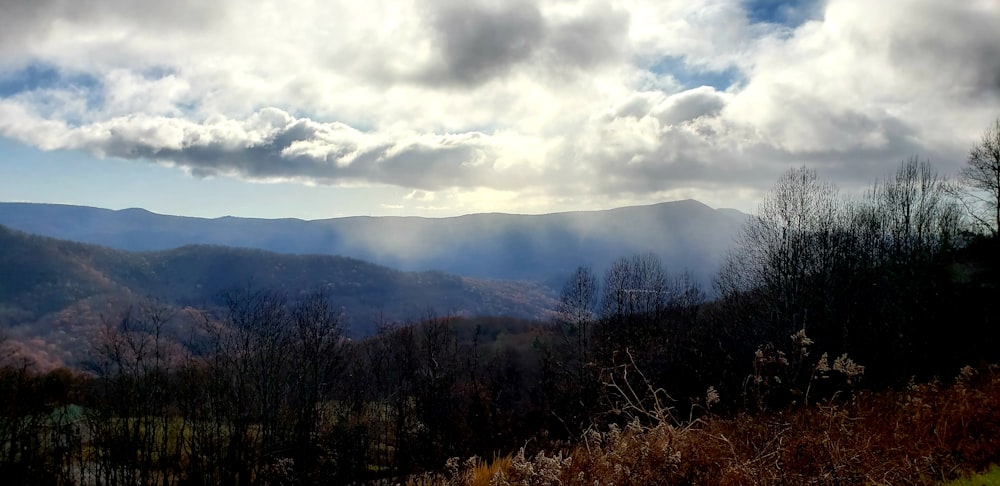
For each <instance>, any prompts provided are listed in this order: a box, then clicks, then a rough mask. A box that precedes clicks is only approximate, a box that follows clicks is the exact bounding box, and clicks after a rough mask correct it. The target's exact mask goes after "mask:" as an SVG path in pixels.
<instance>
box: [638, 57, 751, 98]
mask: <svg viewBox="0 0 1000 486" xmlns="http://www.w3.org/2000/svg"><path fill="white" fill-rule="evenodd" d="M649 70H650V71H651V72H653V73H656V74H659V75H665V74H669V75H670V76H673V78H674V79H676V80H677V82H679V83H680V84H681V85H682V86H683V87H684V88H687V89H690V88H697V87H699V86H711V87H713V88H715V89H716V90H718V91H725V90H726V89H728V88H729V87H730V86H732V85H733V84H736V83H738V82H740V80H742V79H743V76H742V74H741V73H740V71H739V69H736V68H735V67H730V68H727V69H724V70H721V71H719V70H711V69H707V68H702V67H694V66H689V65H687V63H685V62H684V59H683V58H681V57H676V56H668V57H664V58H663V59H661V60H660V62H658V63H656V64H654V65H653V66H651V67H650V68H649Z"/></svg>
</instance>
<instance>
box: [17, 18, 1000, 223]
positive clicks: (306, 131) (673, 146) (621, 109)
mask: <svg viewBox="0 0 1000 486" xmlns="http://www.w3.org/2000/svg"><path fill="white" fill-rule="evenodd" d="M0 10H2V15H0V201H29V202H38V203H63V204H78V205H87V206H96V207H105V208H110V209H123V208H129V207H142V208H146V209H149V210H151V211H154V212H159V213H165V214H178V215H188V216H199V217H219V216H226V215H233V216H246V217H264V218H279V217H294V218H302V219H319V218H327V217H339V216H353V215H372V216H378V215H416V216H429V217H444V216H454V215H459V214H467V213H480V212H507V213H529V214H535V213H548V212H558V211H572V210H592V209H604V208H612V207H619V206H626V205H635V204H651V203H656V202H662V201H671V200H678V199H688V198H693V199H697V200H699V201H702V202H704V203H706V204H708V205H710V206H713V207H732V208H737V209H741V210H745V211H752V210H753V209H754V207H755V206H756V204H757V203H758V201H759V200H760V197H761V195H762V194H763V192H764V191H766V190H767V189H768V188H769V187H770V186H771V185H772V184H773V182H774V181H775V180H776V179H777V177H778V176H779V175H780V174H781V173H782V172H784V171H786V170H787V169H789V168H791V167H798V166H803V165H804V166H807V167H810V168H814V169H816V171H817V172H818V174H819V175H820V177H821V178H823V179H824V180H827V181H830V182H833V183H835V184H837V185H838V186H839V187H840V188H841V189H842V190H844V191H855V190H860V189H861V188H863V187H865V186H868V185H869V184H871V183H872V182H873V181H874V180H876V179H877V178H879V177H883V176H885V175H887V174H889V173H891V172H893V171H894V170H895V168H897V167H898V166H899V164H900V162H901V161H903V160H904V159H908V158H910V157H913V156H917V157H919V158H921V159H928V160H930V161H931V163H932V164H933V165H934V167H935V168H936V169H937V170H938V171H939V172H941V173H942V174H945V175H950V174H954V173H956V172H957V170H958V169H959V168H960V167H961V166H962V165H963V164H964V163H965V160H966V156H967V153H968V150H969V148H971V146H972V145H974V144H975V142H976V141H977V140H978V139H979V138H980V137H981V135H982V133H983V131H984V130H985V128H986V127H987V125H988V124H989V123H990V122H991V121H992V120H994V119H995V118H996V117H997V116H1000V27H998V26H1000V1H998V0H963V1H944V0H880V1H879V2H871V1H867V0H828V1H815V0H797V1H786V2H779V1H770V0H751V1H739V0H584V1H577V0H534V1H531V0H528V1H522V0H365V1H358V0H349V1H348V0H315V1H310V0H280V1H278V0H275V1H273V2H272V1H256V0H254V1H245V0H240V1H237V0H216V1H212V2H205V1H201V0H172V1H169V2H164V1H160V0H156V1H147V0H30V1H29V0H0Z"/></svg>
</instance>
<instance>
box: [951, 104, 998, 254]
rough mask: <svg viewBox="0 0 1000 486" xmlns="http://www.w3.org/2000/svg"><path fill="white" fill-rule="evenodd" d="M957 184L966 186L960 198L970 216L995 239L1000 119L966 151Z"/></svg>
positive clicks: (996, 231) (996, 228) (996, 229)
mask: <svg viewBox="0 0 1000 486" xmlns="http://www.w3.org/2000/svg"><path fill="white" fill-rule="evenodd" d="M959 181H960V182H961V183H962V185H963V186H964V187H965V191H964V194H963V196H965V197H964V201H966V203H967V204H966V205H967V207H968V208H969V209H970V211H969V214H970V215H971V216H972V217H973V218H974V219H975V220H976V221H977V222H978V223H979V224H980V225H981V226H983V227H985V228H987V229H988V230H989V231H990V232H991V233H992V234H993V235H994V236H996V235H997V234H998V232H1000V117H997V119H996V120H994V121H993V123H992V124H991V125H990V126H989V127H987V128H986V132H985V133H983V138H982V140H980V141H979V143H977V144H976V145H975V146H973V147H972V149H971V150H969V159H968V161H967V164H966V166H965V167H963V168H962V170H961V171H960V172H959Z"/></svg>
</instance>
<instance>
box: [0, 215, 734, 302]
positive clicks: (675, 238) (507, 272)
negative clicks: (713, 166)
mask: <svg viewBox="0 0 1000 486" xmlns="http://www.w3.org/2000/svg"><path fill="white" fill-rule="evenodd" d="M745 220H746V215H745V214H743V213H740V212H739V211H736V210H732V209H713V208H710V207H708V206H706V205H704V204H702V203H700V202H698V201H694V200H684V201H674V202H667V203H660V204H654V205H649V206H633V207H625V208H618V209H612V210H604V211H580V212H566V213H553V214H544V215H512V214H497V213H491V214H473V215H467V216H459V217H452V218H420V217H346V218H334V219H323V220H313V221H303V220H298V219H254V218H235V217H222V218H215V219H205V218H191V217H180V216H167V215H161V214H155V213H151V212H149V211H146V210H143V209H125V210H118V211H113V210H107V209H98V208H90V207H80V206H66V205H55V204H32V203H0V224H2V225H6V226H8V227H10V228H14V229H17V230H21V231H25V232H28V233H33V234H39V235H44V236H50V237H54V238H60V239H65V240H72V241H79V242H85V243H93V244H98V245H103V246H107V247H111V248H115V249H120V250H128V251H157V250H167V249H172V248H177V247H181V246H184V245H191V244H207V245H223V246H232V247H241V248H256V249H262V250H267V251H273V252H277V253H285V254H323V255H337V256H344V257H350V258H356V259H360V260H365V261H369V262H372V263H375V264H379V265H384V266H387V267H391V268H395V269H399V270H406V271H427V270H436V271H441V272H445V273H450V274H455V275H461V276H465V277H474V278H488V279H514V280H533V281H536V282H542V283H544V284H547V285H549V286H550V287H553V288H559V287H560V286H561V285H562V282H563V281H564V280H565V278H566V277H567V276H568V275H569V274H570V273H571V272H572V271H573V270H574V269H576V268H577V267H578V266H590V267H592V268H593V269H594V270H595V271H597V272H601V271H603V269H605V268H607V267H608V266H610V264H611V263H612V262H613V261H614V260H615V259H617V258H619V257H622V256H631V255H634V254H639V253H650V252H652V253H655V254H657V255H658V256H660V258H661V259H662V261H663V262H664V264H665V265H666V266H667V268H668V271H670V272H680V271H690V272H691V273H692V274H694V275H695V276H696V277H697V278H698V279H699V280H701V281H703V282H707V281H708V280H709V279H710V278H711V276H712V275H713V274H714V273H715V272H716V270H717V266H718V263H719V260H720V258H721V256H722V255H723V254H724V253H725V252H726V251H727V250H728V248H729V247H730V245H731V243H732V240H733V237H734V235H735V234H736V232H737V231H738V230H739V228H740V227H741V226H742V224H743V222H744V221H745Z"/></svg>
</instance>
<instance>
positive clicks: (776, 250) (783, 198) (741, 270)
mask: <svg viewBox="0 0 1000 486" xmlns="http://www.w3.org/2000/svg"><path fill="white" fill-rule="evenodd" d="M841 215H842V211H840V201H839V199H838V195H837V189H836V188H835V187H834V186H833V185H830V184H827V183H823V182H820V181H819V180H818V179H817V177H816V172H815V171H813V170H809V169H806V168H805V167H801V168H797V169H792V170H789V171H788V172H786V173H785V174H783V175H782V176H781V178H780V179H778V183H777V184H776V185H775V186H774V188H772V189H771V191H770V192H768V193H767V195H765V196H764V200H763V202H761V204H760V207H759V208H758V210H757V214H756V215H755V216H754V217H752V218H750V220H748V222H747V224H746V225H745V226H744V227H743V231H742V233H741V234H740V236H739V240H738V241H737V246H736V248H735V249H734V250H733V252H732V253H731V254H730V256H729V261H727V262H726V264H725V265H724V270H723V271H724V274H723V275H721V276H720V290H722V291H723V293H724V296H725V295H726V294H730V293H732V292H749V291H755V292H760V293H762V294H761V295H764V296H766V299H764V300H763V301H761V302H759V304H762V305H764V306H765V307H767V313H768V314H769V316H767V318H768V320H770V321H771V322H772V323H774V324H776V325H778V326H780V327H781V330H780V335H789V334H791V333H793V332H795V331H797V330H799V329H801V328H803V326H805V322H806V318H807V315H806V309H805V308H804V307H803V305H802V304H803V303H804V300H803V297H804V296H807V295H809V294H810V292H812V291H822V289H816V288H815V287H817V286H820V285H822V283H823V280H824V278H823V277H824V275H825V273H826V272H828V271H829V269H830V268H831V267H832V263H833V259H834V258H836V257H837V254H838V251H839V249H838V247H837V238H838V234H839V233H840V226H841V222H840V219H841Z"/></svg>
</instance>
